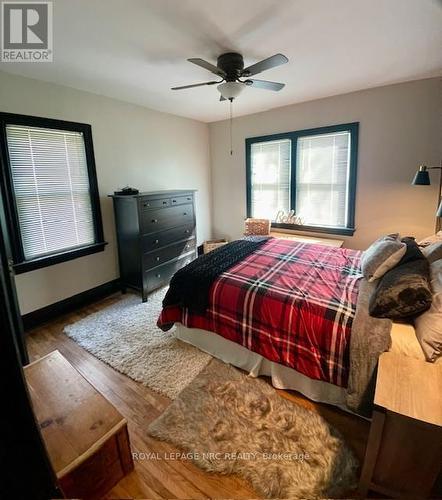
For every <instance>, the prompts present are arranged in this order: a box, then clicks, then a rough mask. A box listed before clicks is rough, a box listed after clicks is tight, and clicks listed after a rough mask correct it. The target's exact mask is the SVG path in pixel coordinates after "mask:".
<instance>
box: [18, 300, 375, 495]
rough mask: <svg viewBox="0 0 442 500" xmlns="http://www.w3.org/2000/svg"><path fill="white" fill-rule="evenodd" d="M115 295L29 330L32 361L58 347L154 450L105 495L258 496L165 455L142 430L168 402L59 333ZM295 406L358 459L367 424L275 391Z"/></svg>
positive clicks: (136, 443) (138, 440)
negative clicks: (321, 421) (333, 432)
mask: <svg viewBox="0 0 442 500" xmlns="http://www.w3.org/2000/svg"><path fill="white" fill-rule="evenodd" d="M120 297H121V296H120V295H119V294H115V295H113V296H111V297H109V298H106V299H104V300H102V301H100V302H97V303H95V304H93V305H90V306H88V307H85V308H82V309H80V310H78V311H76V312H75V313H70V314H68V315H66V316H63V317H61V318H58V319H57V320H54V321H53V322H51V323H49V324H46V325H44V326H41V327H39V328H36V329H34V330H33V331H31V332H29V333H28V334H27V346H28V350H29V356H30V358H31V361H34V360H35V359H38V358H39V357H41V356H44V355H46V354H47V353H49V352H51V351H53V350H55V349H58V350H59V351H60V352H61V353H62V354H63V355H64V356H65V357H66V359H68V360H69V361H70V362H71V363H72V365H74V366H75V367H76V368H77V369H78V370H79V371H80V372H81V374H82V375H83V376H84V377H85V378H86V379H87V380H89V382H90V383H91V384H93V385H94V386H95V387H96V388H97V389H98V390H99V391H100V392H101V393H102V394H103V395H104V396H105V397H106V398H107V399H108V400H109V401H110V402H111V403H112V404H113V405H115V407H116V408H118V410H119V411H120V412H121V413H122V415H124V417H125V418H126V419H127V420H128V428H129V435H130V440H131V445H132V451H133V452H134V453H138V454H141V453H151V454H152V453H157V454H158V456H159V459H154V460H153V459H149V460H147V459H146V460H136V459H135V470H134V471H133V472H132V473H130V474H129V475H128V476H126V477H125V478H123V479H122V480H121V481H120V482H119V483H118V484H117V485H116V486H115V487H114V488H113V489H112V490H111V491H110V492H109V493H108V495H107V496H106V498H108V499H111V498H112V499H114V498H195V499H199V498H256V497H257V494H256V492H255V491H254V490H253V489H252V488H251V487H250V486H249V485H248V484H247V483H246V482H245V481H243V480H242V479H240V478H238V477H234V476H221V475H219V474H211V473H207V472H204V471H202V470H200V469H199V468H198V467H196V466H194V465H193V464H192V463H191V462H189V461H177V460H168V459H166V458H167V457H168V456H170V454H171V453H173V452H176V451H178V450H177V449H175V448H174V447H173V446H171V445H168V444H167V443H163V442H160V441H157V440H155V439H153V438H151V437H150V436H148V434H147V433H146V429H147V427H148V425H149V423H150V422H151V421H152V420H154V419H155V418H156V417H157V416H158V415H160V414H161V413H162V412H163V411H164V409H165V408H166V407H167V406H168V405H169V403H170V401H169V400H168V399H167V398H166V397H164V396H161V395H159V394H157V393H156V392H153V391H152V390H150V389H148V388H146V387H144V386H143V385H141V384H139V383H137V382H135V381H133V380H132V379H130V378H128V377H126V376H125V375H122V374H120V373H118V372H117V371H115V370H114V369H113V368H111V367H110V366H108V365H106V364H105V363H103V362H101V361H99V360H98V359H97V358H95V357H94V356H92V355H91V354H89V353H88V352H87V351H85V350H84V349H83V348H81V347H80V346H78V345H77V344H76V343H75V342H74V341H72V340H71V339H69V338H68V337H67V336H66V335H64V334H63V327H64V326H65V325H67V324H70V323H73V322H75V321H78V320H79V319H81V318H82V317H85V316H87V315H89V314H91V313H93V312H96V311H99V310H100V309H102V308H104V307H107V306H109V305H111V304H113V303H115V302H116V301H118V300H120ZM278 392H279V393H280V395H281V396H282V397H285V398H287V399H289V400H291V401H293V402H294V403H296V404H300V405H302V406H304V407H307V408H309V409H311V410H313V411H315V412H317V413H320V414H321V415H322V416H323V417H324V418H325V419H326V420H327V421H328V422H330V423H331V424H332V425H334V426H335V427H336V428H337V429H338V430H339V431H340V432H341V433H342V434H343V435H344V438H345V439H346V441H347V443H348V444H349V445H350V446H351V447H352V448H353V449H354V451H355V453H356V455H357V456H358V458H359V459H360V461H361V462H362V460H363V456H364V453H365V447H366V442H367V437H368V430H369V423H368V422H367V421H365V420H363V419H361V418H358V417H356V416H353V415H350V414H348V413H345V412H343V411H341V410H338V409H336V408H334V407H331V406H328V405H323V404H318V403H313V402H311V401H309V400H307V399H306V398H304V397H303V396H301V395H300V394H298V393H295V392H292V391H278Z"/></svg>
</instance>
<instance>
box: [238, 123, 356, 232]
mask: <svg viewBox="0 0 442 500" xmlns="http://www.w3.org/2000/svg"><path fill="white" fill-rule="evenodd" d="M333 132H350V177H349V195H348V221H347V227H329V226H307V225H305V226H304V225H296V224H281V223H275V222H272V227H276V228H282V229H293V230H299V231H311V232H314V233H326V234H340V235H344V236H352V235H353V234H354V232H355V205H356V176H357V161H358V135H359V122H353V123H343V124H340V125H330V126H328V127H319V128H310V129H304V130H297V131H294V132H284V133H280V134H272V135H263V136H259V137H249V138H247V139H246V185H247V193H246V194H247V217H251V213H252V196H251V195H252V183H251V175H252V174H251V167H252V165H251V147H252V144H254V143H256V142H266V141H277V140H281V139H290V140H291V147H292V149H291V159H292V165H291V185H292V187H293V188H292V189H291V190H290V193H291V199H290V204H291V207H292V209H294V207H296V189H295V186H296V147H297V140H298V138H299V137H304V136H309V135H318V134H329V133H333Z"/></svg>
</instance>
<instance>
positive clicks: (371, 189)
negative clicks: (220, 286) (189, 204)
mask: <svg viewBox="0 0 442 500" xmlns="http://www.w3.org/2000/svg"><path fill="white" fill-rule="evenodd" d="M252 91H253V89H250V92H252ZM255 91H256V92H258V90H255ZM263 97H265V96H264V94H263ZM357 121H358V122H360V128H359V159H358V180H357V194H356V232H355V233H354V235H353V237H345V238H344V237H342V239H345V246H347V247H351V248H359V249H363V248H366V247H367V246H368V245H369V244H370V243H371V242H372V241H373V240H375V239H376V238H377V237H378V236H379V235H381V234H383V233H388V232H395V231H400V232H401V233H402V234H404V235H405V234H406V235H416V236H417V237H418V238H422V237H425V236H428V235H430V234H433V233H434V222H435V216H434V213H435V211H436V199H437V189H436V188H437V184H438V180H439V177H438V174H437V172H432V173H431V174H430V175H431V179H432V186H431V187H429V186H411V185H410V183H411V181H412V179H413V176H414V173H415V171H416V169H417V166H418V165H419V164H420V163H426V164H428V165H438V164H439V162H440V160H441V159H442V96H441V80H440V79H428V80H420V81H414V82H408V83H404V84H398V85H390V86H386V87H378V88H375V89H370V90H365V91H361V92H353V93H351V94H345V95H339V96H335V97H329V98H326V99H320V100H315V101H310V102H305V103H301V104H294V105H291V106H285V107H282V108H277V109H273V110H270V111H266V112H262V113H257V114H253V115H248V116H243V117H239V118H236V119H234V123H233V127H234V128H233V138H234V144H233V149H234V153H233V156H230V145H229V123H228V121H222V122H215V123H211V124H210V149H211V164H212V196H213V201H212V214H213V220H212V232H213V236H214V237H216V238H218V237H229V238H236V237H239V236H240V235H241V233H242V231H243V219H244V218H245V216H246V181H245V144H244V142H245V139H246V138H247V137H254V136H260V135H266V134H274V133H278V132H288V131H293V130H301V129H306V128H314V127H321V126H326V125H335V124H338V123H348V122H357ZM322 236H324V235H322ZM339 238H341V237H339Z"/></svg>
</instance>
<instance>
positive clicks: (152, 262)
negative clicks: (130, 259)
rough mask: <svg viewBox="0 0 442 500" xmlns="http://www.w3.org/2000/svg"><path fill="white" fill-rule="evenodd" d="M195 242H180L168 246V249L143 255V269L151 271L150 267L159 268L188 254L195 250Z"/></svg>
mask: <svg viewBox="0 0 442 500" xmlns="http://www.w3.org/2000/svg"><path fill="white" fill-rule="evenodd" d="M195 247H196V240H195V239H193V240H188V241H182V242H180V243H175V244H174V245H169V246H168V247H164V248H160V249H158V250H154V251H153V252H149V253H145V254H144V255H143V269H145V270H147V269H151V268H152V267H156V266H160V265H161V264H164V263H165V262H167V261H168V260H172V259H175V258H176V257H179V256H180V255H182V254H185V253H189V252H191V251H192V250H195Z"/></svg>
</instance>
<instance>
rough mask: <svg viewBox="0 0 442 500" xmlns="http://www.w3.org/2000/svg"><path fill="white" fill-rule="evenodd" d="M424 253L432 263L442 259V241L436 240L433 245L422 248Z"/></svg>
mask: <svg viewBox="0 0 442 500" xmlns="http://www.w3.org/2000/svg"><path fill="white" fill-rule="evenodd" d="M422 253H423V254H424V255H425V257H426V258H427V259H428V260H429V261H430V263H431V262H435V261H436V260H439V259H442V241H435V242H434V243H432V244H431V245H428V246H426V247H424V248H422Z"/></svg>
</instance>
